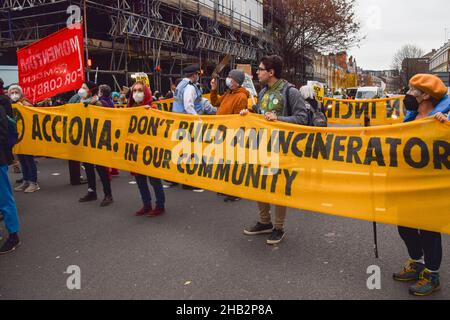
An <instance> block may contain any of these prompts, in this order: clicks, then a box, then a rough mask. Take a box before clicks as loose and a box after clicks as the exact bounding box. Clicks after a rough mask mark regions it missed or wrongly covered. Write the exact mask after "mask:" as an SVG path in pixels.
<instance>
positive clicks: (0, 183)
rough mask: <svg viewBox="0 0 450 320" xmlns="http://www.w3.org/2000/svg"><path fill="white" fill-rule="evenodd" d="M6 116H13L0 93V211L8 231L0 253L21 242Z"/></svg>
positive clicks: (7, 101)
mask: <svg viewBox="0 0 450 320" xmlns="http://www.w3.org/2000/svg"><path fill="white" fill-rule="evenodd" d="M1 87H2V88H3V86H1ZM0 93H3V92H0ZM8 116H9V117H11V118H12V116H13V114H12V109H11V103H10V101H9V99H8V98H7V97H5V96H4V95H2V94H0V213H1V214H2V215H3V219H4V221H5V226H6V229H7V231H8V239H7V240H6V242H5V243H3V245H2V246H1V248H0V254H5V253H9V252H12V251H14V250H16V248H17V247H19V246H20V244H21V243H20V239H19V235H18V232H19V229H20V226H19V217H18V214H17V207H16V202H15V200H14V196H13V193H12V190H11V185H10V183H9V179H8V165H10V164H11V163H12V161H13V155H12V150H11V147H10V146H8V137H9V133H8V118H7V117H8Z"/></svg>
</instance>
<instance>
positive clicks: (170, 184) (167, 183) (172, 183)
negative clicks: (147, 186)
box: [164, 180, 178, 188]
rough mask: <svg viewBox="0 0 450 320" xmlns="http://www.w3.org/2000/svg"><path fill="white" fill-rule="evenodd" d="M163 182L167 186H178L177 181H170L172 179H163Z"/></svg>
mask: <svg viewBox="0 0 450 320" xmlns="http://www.w3.org/2000/svg"><path fill="white" fill-rule="evenodd" d="M164 184H165V185H166V186H167V187H169V188H173V187H176V186H178V183H176V182H172V181H167V180H164Z"/></svg>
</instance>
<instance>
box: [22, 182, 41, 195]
mask: <svg viewBox="0 0 450 320" xmlns="http://www.w3.org/2000/svg"><path fill="white" fill-rule="evenodd" d="M39 190H41V188H40V187H39V185H38V184H37V183H36V182H30V185H29V186H28V188H26V189H25V191H24V192H25V193H33V192H36V191H39Z"/></svg>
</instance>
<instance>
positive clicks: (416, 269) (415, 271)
mask: <svg viewBox="0 0 450 320" xmlns="http://www.w3.org/2000/svg"><path fill="white" fill-rule="evenodd" d="M424 269H425V265H424V264H422V263H419V262H415V261H413V260H411V259H410V260H408V262H406V264H405V266H404V267H403V270H402V271H401V272H399V273H394V274H393V278H394V280H396V281H401V282H410V281H417V280H419V279H420V274H421V273H422V271H423V270H424Z"/></svg>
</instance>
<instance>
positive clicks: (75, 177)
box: [69, 160, 81, 186]
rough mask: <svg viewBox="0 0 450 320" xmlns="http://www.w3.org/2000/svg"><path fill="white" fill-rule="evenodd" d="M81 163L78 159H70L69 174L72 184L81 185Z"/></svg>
mask: <svg viewBox="0 0 450 320" xmlns="http://www.w3.org/2000/svg"><path fill="white" fill-rule="evenodd" d="M80 165H81V164H80V163H79V162H78V161H71V160H69V175H70V184H71V185H74V186H76V185H79V184H80V183H81V179H80V177H81V169H80Z"/></svg>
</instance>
